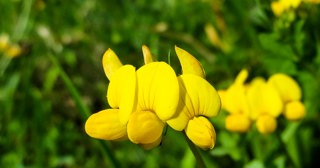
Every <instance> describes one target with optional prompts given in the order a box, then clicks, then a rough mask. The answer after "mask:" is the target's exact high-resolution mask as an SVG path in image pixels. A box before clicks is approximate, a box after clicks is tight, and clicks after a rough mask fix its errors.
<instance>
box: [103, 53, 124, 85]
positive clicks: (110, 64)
mask: <svg viewBox="0 0 320 168" xmlns="http://www.w3.org/2000/svg"><path fill="white" fill-rule="evenodd" d="M102 66H103V69H104V73H105V74H106V76H107V78H108V79H109V80H110V79H111V76H112V74H113V73H114V72H115V71H116V70H117V69H119V68H120V67H121V66H122V63H121V61H120V60H119V58H118V56H117V55H116V54H115V53H114V52H113V51H112V50H111V49H110V48H109V49H108V50H107V51H106V52H105V53H104V54H103V57H102Z"/></svg>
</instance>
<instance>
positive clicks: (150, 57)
mask: <svg viewBox="0 0 320 168" xmlns="http://www.w3.org/2000/svg"><path fill="white" fill-rule="evenodd" d="M142 53H143V58H144V63H145V64H148V63H150V62H155V61H156V59H155V57H154V56H153V55H152V54H151V51H150V49H149V48H148V47H147V46H145V45H143V46H142Z"/></svg>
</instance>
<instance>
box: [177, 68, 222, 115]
mask: <svg viewBox="0 0 320 168" xmlns="http://www.w3.org/2000/svg"><path fill="white" fill-rule="evenodd" d="M178 79H179V83H180V86H181V85H183V86H184V87H181V88H182V89H181V92H182V93H181V94H182V95H185V97H186V99H190V103H191V104H190V105H187V107H192V109H188V111H190V112H191V113H194V116H198V115H203V116H207V117H214V116H216V115H217V114H218V112H219V111H220V106H221V102H220V97H219V94H218V92H217V91H216V90H215V88H214V87H213V86H212V85H211V84H210V83H209V82H207V81H206V80H205V79H203V78H201V77H199V76H196V75H191V74H185V75H180V76H179V78H178ZM185 103H186V104H187V103H189V102H188V101H187V102H185ZM192 117H193V116H192Z"/></svg>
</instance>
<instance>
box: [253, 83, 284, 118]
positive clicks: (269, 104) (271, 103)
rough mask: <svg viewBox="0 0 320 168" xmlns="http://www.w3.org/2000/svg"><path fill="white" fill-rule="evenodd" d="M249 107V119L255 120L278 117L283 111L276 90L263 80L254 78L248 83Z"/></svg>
mask: <svg viewBox="0 0 320 168" xmlns="http://www.w3.org/2000/svg"><path fill="white" fill-rule="evenodd" d="M247 98H248V103H249V106H250V117H251V119H253V120H256V119H257V118H258V117H259V116H261V115H270V116H272V117H278V116H279V115H280V114H281V112H282V109H283V103H282V100H281V97H280V95H279V94H278V92H277V90H276V89H275V88H274V87H273V86H272V85H269V84H268V83H267V82H266V81H265V80H264V79H263V78H260V77H256V78H255V79H253V80H252V81H251V83H250V86H249V87H248V92H247Z"/></svg>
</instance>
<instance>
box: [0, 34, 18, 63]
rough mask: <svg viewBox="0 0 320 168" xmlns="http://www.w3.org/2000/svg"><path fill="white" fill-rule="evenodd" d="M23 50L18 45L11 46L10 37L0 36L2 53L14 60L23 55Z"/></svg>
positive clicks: (0, 51) (0, 50)
mask: <svg viewBox="0 0 320 168" xmlns="http://www.w3.org/2000/svg"><path fill="white" fill-rule="evenodd" d="M21 52H22V50H21V47H20V46H19V45H18V44H11V43H10V40H9V35H7V34H1V35H0V53H4V55H6V56H8V57H10V58H14V57H17V56H19V55H20V54H21Z"/></svg>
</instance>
